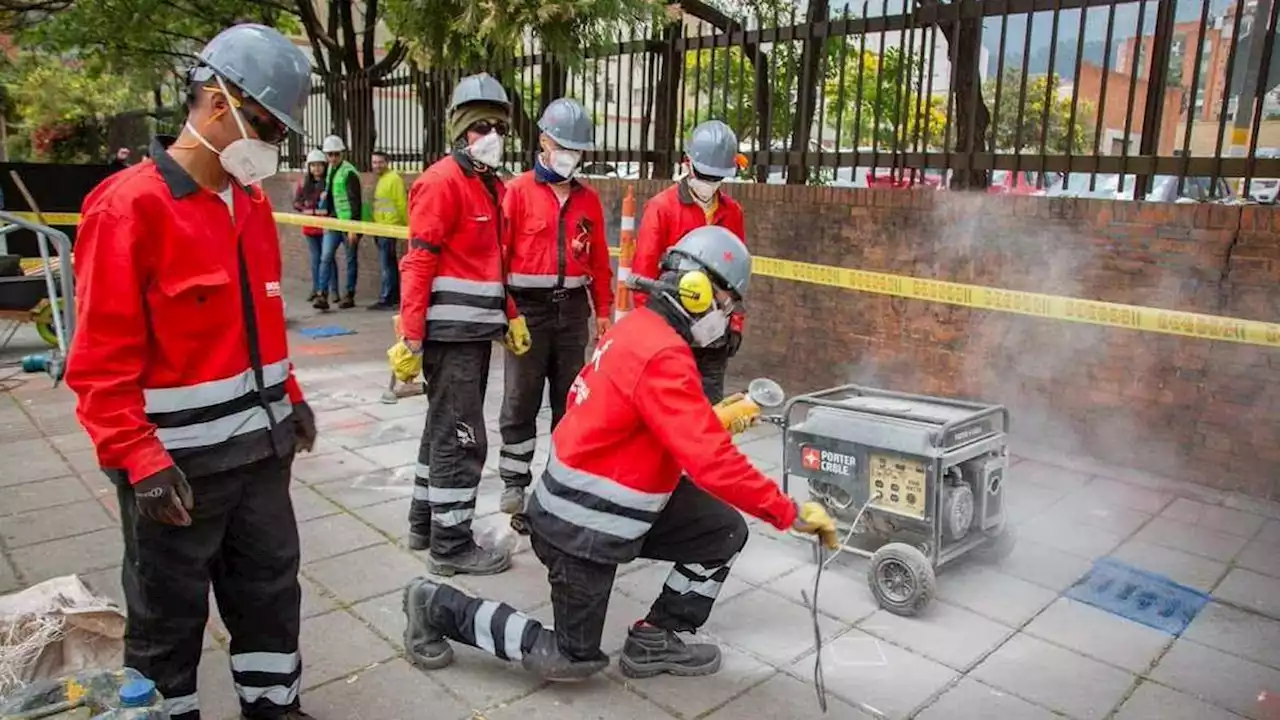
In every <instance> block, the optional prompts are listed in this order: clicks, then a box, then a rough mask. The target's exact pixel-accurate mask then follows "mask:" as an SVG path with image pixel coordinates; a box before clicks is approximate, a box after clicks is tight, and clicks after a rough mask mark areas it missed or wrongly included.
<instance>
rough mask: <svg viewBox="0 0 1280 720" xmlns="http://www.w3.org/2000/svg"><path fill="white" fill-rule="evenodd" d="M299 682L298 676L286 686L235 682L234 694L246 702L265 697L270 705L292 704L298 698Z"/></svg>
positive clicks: (300, 680)
mask: <svg viewBox="0 0 1280 720" xmlns="http://www.w3.org/2000/svg"><path fill="white" fill-rule="evenodd" d="M301 682H302V678H298V679H297V680H294V681H293V684H291V685H289V686H288V687H285V686H284V685H272V686H270V687H251V686H249V685H241V684H240V683H236V694H237V695H239V696H240V699H241V700H244V701H245V702H247V703H254V702H257V701H259V700H261V699H262V698H266V699H267V702H269V703H271V704H272V705H292V704H293V701H294V700H296V699H297V698H298V685H299V684H300V683H301Z"/></svg>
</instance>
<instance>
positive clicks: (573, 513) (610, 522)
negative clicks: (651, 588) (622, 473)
mask: <svg viewBox="0 0 1280 720" xmlns="http://www.w3.org/2000/svg"><path fill="white" fill-rule="evenodd" d="M533 494H534V497H536V498H537V499H538V504H539V505H541V506H542V509H543V510H546V511H547V512H549V513H551V514H552V515H555V516H556V517H558V518H560V519H561V520H563V521H565V522H567V523H569V524H570V525H574V526H577V527H580V528H586V529H588V530H594V531H596V532H599V533H604V534H606V535H613V536H615V537H620V538H624V539H626V540H635V539H637V538H639V537H641V536H643V535H644V534H645V533H647V532H649V528H650V527H652V525H653V524H652V523H648V522H644V521H643V520H635V519H632V518H628V517H622V516H621V515H611V514H609V513H606V512H600V511H599V510H592V509H591V508H585V507H583V506H581V505H579V504H577V503H575V502H572V501H569V500H565V499H563V498H558V497H556V496H555V495H553V494H551V491H550V490H548V489H547V486H546V483H543V482H541V480H539V482H537V483H536V484H535V485H534V488H533Z"/></svg>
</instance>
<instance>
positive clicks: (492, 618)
mask: <svg viewBox="0 0 1280 720" xmlns="http://www.w3.org/2000/svg"><path fill="white" fill-rule="evenodd" d="M531 622H533V620H531V619H530V618H529V617H528V616H526V615H524V614H523V613H521V612H519V611H517V610H515V609H514V608H512V607H511V606H510V605H506V604H503V603H496V602H494V601H492V600H485V601H483V602H481V603H480V607H479V609H477V610H476V614H475V620H474V621H473V622H472V625H471V632H472V634H473V635H474V636H475V641H476V643H475V644H476V647H477V648H479V649H481V650H483V651H485V652H487V653H489V654H490V655H493V656H495V657H498V658H501V659H503V660H513V661H516V662H519V661H520V660H521V659H522V658H523V657H524V649H523V648H522V647H521V645H522V643H523V642H524V631H525V630H526V629H528V628H529V624H530V623H531Z"/></svg>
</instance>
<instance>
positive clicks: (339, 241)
mask: <svg viewBox="0 0 1280 720" xmlns="http://www.w3.org/2000/svg"><path fill="white" fill-rule="evenodd" d="M339 247H343V248H345V250H344V251H343V252H345V253H346V255H347V293H346V294H347V295H355V294H356V272H357V271H358V270H359V269H360V259H359V253H358V252H357V250H356V246H354V245H351V244H348V243H347V234H346V233H344V232H338V231H336V230H325V231H324V244H323V246H322V248H321V251H320V287H333V286H335V285H337V283H338V277H337V276H338V261H337V254H338V248H339Z"/></svg>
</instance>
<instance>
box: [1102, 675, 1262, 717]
mask: <svg viewBox="0 0 1280 720" xmlns="http://www.w3.org/2000/svg"><path fill="white" fill-rule="evenodd" d="M1238 718H1239V716H1238V715H1233V714H1231V713H1229V712H1227V711H1226V710H1222V709H1221V708H1216V707H1214V706H1212V705H1209V704H1207V703H1204V702H1201V701H1200V700H1197V699H1196V698H1193V697H1191V696H1190V695H1187V694H1185V693H1180V692H1178V691H1177V690H1170V689H1169V688H1167V687H1165V686H1163V685H1159V684H1157V683H1153V682H1150V681H1144V682H1143V683H1142V684H1141V685H1139V686H1138V689H1137V690H1135V691H1134V692H1133V695H1130V696H1129V699H1128V700H1125V701H1124V705H1121V706H1120V710H1119V712H1117V713H1116V714H1115V715H1114V720H1238Z"/></svg>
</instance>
